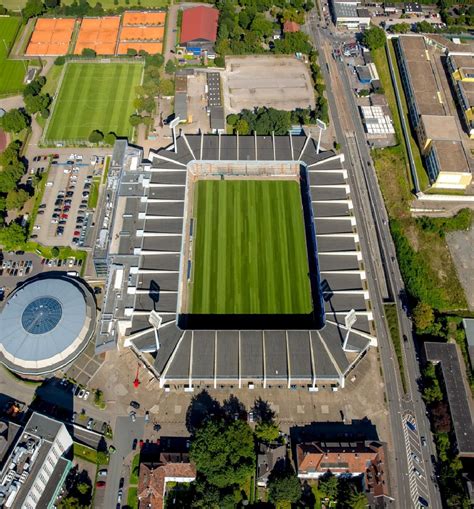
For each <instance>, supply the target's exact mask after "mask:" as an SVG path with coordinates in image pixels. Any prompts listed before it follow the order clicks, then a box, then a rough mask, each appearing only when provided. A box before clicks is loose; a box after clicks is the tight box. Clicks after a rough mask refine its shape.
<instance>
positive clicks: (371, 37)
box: [362, 27, 386, 50]
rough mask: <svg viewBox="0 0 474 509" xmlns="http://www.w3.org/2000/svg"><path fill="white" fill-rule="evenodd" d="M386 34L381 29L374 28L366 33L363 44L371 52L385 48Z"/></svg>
mask: <svg viewBox="0 0 474 509" xmlns="http://www.w3.org/2000/svg"><path fill="white" fill-rule="evenodd" d="M385 39H386V36H385V32H384V30H383V29H382V28H380V27H372V28H369V29H367V30H366V31H365V32H364V35H363V37H362V42H363V43H364V45H365V46H367V47H368V48H369V49H370V50H374V49H378V48H383V47H384V46H385Z"/></svg>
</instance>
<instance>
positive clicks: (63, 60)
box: [54, 56, 66, 65]
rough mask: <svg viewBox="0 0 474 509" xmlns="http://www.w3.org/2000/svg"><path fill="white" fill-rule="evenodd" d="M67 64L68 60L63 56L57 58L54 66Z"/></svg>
mask: <svg viewBox="0 0 474 509" xmlns="http://www.w3.org/2000/svg"><path fill="white" fill-rule="evenodd" d="M65 63H66V58H65V57H63V56H60V57H57V58H56V60H55V61H54V65H64V64H65Z"/></svg>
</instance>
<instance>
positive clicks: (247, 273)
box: [190, 180, 312, 325]
mask: <svg viewBox="0 0 474 509" xmlns="http://www.w3.org/2000/svg"><path fill="white" fill-rule="evenodd" d="M195 200H197V202H195V204H194V213H193V216H194V220H195V236H194V253H193V269H192V281H191V283H190V285H191V288H190V294H191V303H190V304H191V305H190V313H191V314H307V313H310V312H311V310H312V300H311V287H310V280H309V267H308V258H307V252H306V236H305V227H304V218H303V208H302V204H301V195H300V188H299V184H298V183H297V182H295V181H271V180H199V181H198V182H197V183H196V186H195ZM243 325H245V324H243Z"/></svg>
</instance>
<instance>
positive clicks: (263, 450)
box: [257, 444, 286, 488]
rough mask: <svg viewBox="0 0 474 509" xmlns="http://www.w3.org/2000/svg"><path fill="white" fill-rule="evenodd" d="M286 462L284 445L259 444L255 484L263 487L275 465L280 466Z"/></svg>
mask: <svg viewBox="0 0 474 509" xmlns="http://www.w3.org/2000/svg"><path fill="white" fill-rule="evenodd" d="M285 462H286V445H277V446H272V445H266V444H260V446H259V451H258V455H257V486H260V487H262V488H265V487H266V486H267V484H268V479H269V477H270V475H271V473H272V472H273V469H274V468H275V467H277V468H278V467H282V466H284V465H285Z"/></svg>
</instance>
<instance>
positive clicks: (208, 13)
mask: <svg viewBox="0 0 474 509" xmlns="http://www.w3.org/2000/svg"><path fill="white" fill-rule="evenodd" d="M218 18H219V11H218V10H217V9H214V8H213V7H203V6H200V7H192V8H191V9H186V10H185V11H184V12H183V22H182V25H181V43H182V44H184V43H187V42H190V41H195V40H196V39H203V40H205V41H211V42H216V38H217V20H218Z"/></svg>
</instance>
